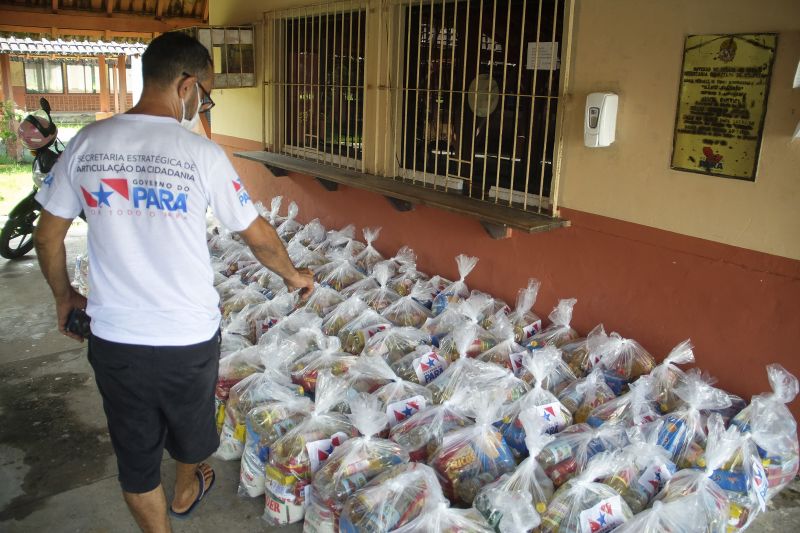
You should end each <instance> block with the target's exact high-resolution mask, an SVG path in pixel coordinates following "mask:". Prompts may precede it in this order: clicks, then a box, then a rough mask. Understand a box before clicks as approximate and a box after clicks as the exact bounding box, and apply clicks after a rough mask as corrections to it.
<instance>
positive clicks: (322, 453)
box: [306, 431, 348, 474]
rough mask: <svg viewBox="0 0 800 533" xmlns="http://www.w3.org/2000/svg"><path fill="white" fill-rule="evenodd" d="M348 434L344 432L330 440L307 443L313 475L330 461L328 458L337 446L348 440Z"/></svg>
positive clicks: (335, 434) (336, 434) (334, 435)
mask: <svg viewBox="0 0 800 533" xmlns="http://www.w3.org/2000/svg"><path fill="white" fill-rule="evenodd" d="M347 438H348V437H347V434H346V433H343V432H341V431H340V432H338V433H334V434H333V436H332V437H331V438H329V439H321V440H315V441H312V442H308V443H306V451H307V452H308V461H309V463H310V467H311V473H312V474H315V473H316V472H317V470H319V468H320V467H321V466H322V464H323V463H324V462H325V461H327V460H328V457H330V455H331V454H332V453H333V450H334V449H336V447H337V446H339V445H340V444H342V443H343V442H344V441H346V440H347Z"/></svg>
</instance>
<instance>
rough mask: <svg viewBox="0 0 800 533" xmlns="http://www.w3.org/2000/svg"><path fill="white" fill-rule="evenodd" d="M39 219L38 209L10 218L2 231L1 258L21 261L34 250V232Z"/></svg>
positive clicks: (0, 238)
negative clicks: (20, 259)
mask: <svg viewBox="0 0 800 533" xmlns="http://www.w3.org/2000/svg"><path fill="white" fill-rule="evenodd" d="M38 218H39V210H38V209H34V210H32V211H30V212H28V213H25V214H23V215H20V216H16V217H12V218H9V219H8V221H7V222H6V224H5V226H3V229H2V231H0V256H2V257H5V258H6V259H19V258H20V257H24V256H25V254H27V253H28V252H30V251H31V250H32V249H33V230H34V228H35V226H36V220H37V219H38Z"/></svg>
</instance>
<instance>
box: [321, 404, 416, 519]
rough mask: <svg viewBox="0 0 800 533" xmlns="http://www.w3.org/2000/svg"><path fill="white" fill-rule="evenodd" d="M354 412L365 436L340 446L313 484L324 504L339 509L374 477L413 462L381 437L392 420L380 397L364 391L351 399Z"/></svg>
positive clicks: (404, 451) (393, 444)
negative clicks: (389, 418)
mask: <svg viewBox="0 0 800 533" xmlns="http://www.w3.org/2000/svg"><path fill="white" fill-rule="evenodd" d="M350 411H351V413H352V414H351V415H350V419H351V420H352V423H353V425H354V426H355V427H356V428H358V431H359V432H360V433H361V435H362V436H361V437H357V438H355V439H350V440H348V441H347V442H345V443H344V444H343V445H341V446H339V447H338V448H336V449H335V450H334V451H333V453H332V454H331V456H330V459H329V460H328V462H327V463H325V465H324V466H323V467H322V468H321V469H320V470H319V471H318V472H317V473H316V475H315V476H314V483H313V484H314V489H315V490H316V492H317V494H318V495H319V497H320V499H321V500H322V501H323V502H324V504H325V505H327V506H328V507H329V508H332V509H337V510H340V509H341V508H342V506H343V505H344V503H345V502H346V501H347V499H349V498H350V497H351V496H352V495H353V494H355V493H356V492H357V491H359V490H361V489H362V488H364V487H365V486H366V485H367V483H369V482H370V481H371V480H372V479H373V478H376V477H378V476H379V475H380V474H382V473H383V472H385V471H387V470H388V469H389V468H391V467H393V466H397V465H400V464H404V463H407V462H408V461H409V457H408V452H407V451H406V450H405V449H403V447H402V446H400V445H398V444H397V443H395V442H392V441H390V440H388V439H382V438H379V437H377V435H378V434H379V433H380V432H381V431H383V430H384V429H385V428H386V426H387V423H388V417H387V416H386V413H385V412H384V410H383V406H382V404H381V402H380V401H379V400H378V399H377V398H375V397H371V396H369V395H366V394H360V395H359V396H357V397H356V398H355V399H354V400H353V401H351V402H350Z"/></svg>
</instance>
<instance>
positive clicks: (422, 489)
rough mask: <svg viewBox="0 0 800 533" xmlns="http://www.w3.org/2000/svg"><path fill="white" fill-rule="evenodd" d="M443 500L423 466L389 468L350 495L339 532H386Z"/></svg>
mask: <svg viewBox="0 0 800 533" xmlns="http://www.w3.org/2000/svg"><path fill="white" fill-rule="evenodd" d="M443 501H444V495H442V489H441V488H440V487H439V482H438V481H437V479H436V473H435V472H434V471H433V470H432V469H431V467H429V466H428V465H425V464H420V463H405V464H401V465H397V466H394V467H391V468H389V469H388V470H386V471H385V472H383V473H382V474H380V475H379V476H378V477H376V478H375V479H373V480H372V481H370V482H369V483H368V484H367V485H366V486H365V487H364V488H363V489H361V490H360V491H358V492H357V493H355V494H354V495H353V496H351V497H350V498H349V499H348V500H347V501H346V502H345V504H344V508H343V509H342V512H341V515H340V518H339V531H340V532H341V533H358V532H361V531H372V532H375V533H388V532H389V531H394V530H395V529H397V528H398V527H402V526H404V525H406V524H408V523H409V522H411V521H412V520H414V519H415V518H417V517H418V516H419V515H420V514H421V513H422V512H423V511H424V510H425V509H427V508H429V507H432V506H434V505H437V504H439V503H441V502H443Z"/></svg>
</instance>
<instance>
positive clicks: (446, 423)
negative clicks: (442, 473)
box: [389, 391, 473, 462]
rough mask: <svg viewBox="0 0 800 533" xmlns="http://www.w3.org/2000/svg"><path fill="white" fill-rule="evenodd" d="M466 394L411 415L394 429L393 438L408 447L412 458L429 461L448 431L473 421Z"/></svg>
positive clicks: (459, 394) (459, 393) (413, 459)
mask: <svg viewBox="0 0 800 533" xmlns="http://www.w3.org/2000/svg"><path fill="white" fill-rule="evenodd" d="M465 394H466V393H465V392H463V391H462V392H457V393H456V394H455V395H454V396H453V397H452V398H450V399H448V400H445V401H444V402H442V403H441V404H439V405H433V406H431V407H429V408H427V409H425V410H424V411H418V412H417V413H415V414H413V415H411V417H410V418H406V419H405V420H403V421H402V422H400V423H399V424H397V425H396V426H394V427H393V428H392V429H391V432H390V435H389V438H390V439H391V440H393V441H394V442H396V443H398V444H400V445H401V446H403V447H404V448H405V449H406V450H408V452H409V456H410V457H411V460H412V461H420V462H427V460H428V457H429V456H430V454H432V453H433V452H435V451H436V449H437V448H438V447H439V446H440V445H441V444H442V439H443V438H444V435H445V434H447V433H449V432H451V431H453V430H456V429H459V428H464V427H467V426H469V425H472V423H473V422H472V420H471V419H470V418H468V417H467V416H466V415H465V414H464V413H463V411H462V409H463V406H464V405H466V404H467V398H466V396H465Z"/></svg>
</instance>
